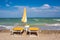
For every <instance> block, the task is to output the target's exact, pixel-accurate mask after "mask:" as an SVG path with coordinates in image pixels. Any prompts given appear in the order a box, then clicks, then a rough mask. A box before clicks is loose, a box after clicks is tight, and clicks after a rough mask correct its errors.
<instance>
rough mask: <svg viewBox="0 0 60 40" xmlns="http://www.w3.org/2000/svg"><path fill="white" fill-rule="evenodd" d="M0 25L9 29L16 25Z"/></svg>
mask: <svg viewBox="0 0 60 40" xmlns="http://www.w3.org/2000/svg"><path fill="white" fill-rule="evenodd" d="M0 27H5V28H7V29H11V28H12V27H14V26H6V25H0Z"/></svg>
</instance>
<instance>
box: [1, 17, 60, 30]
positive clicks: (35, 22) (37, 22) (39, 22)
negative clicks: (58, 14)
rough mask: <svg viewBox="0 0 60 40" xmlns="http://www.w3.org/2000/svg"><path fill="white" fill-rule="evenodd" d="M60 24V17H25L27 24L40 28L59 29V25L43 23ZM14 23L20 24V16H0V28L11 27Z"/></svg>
mask: <svg viewBox="0 0 60 40" xmlns="http://www.w3.org/2000/svg"><path fill="white" fill-rule="evenodd" d="M56 23H59V24H60V18H27V24H29V25H30V27H32V26H36V27H39V28H40V29H41V30H60V26H45V24H56ZM16 24H19V25H22V22H21V18H0V29H1V27H6V28H7V29H11V28H12V27H14V26H15V25H16Z"/></svg>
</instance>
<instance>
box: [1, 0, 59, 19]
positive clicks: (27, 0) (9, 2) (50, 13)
mask: <svg viewBox="0 0 60 40" xmlns="http://www.w3.org/2000/svg"><path fill="white" fill-rule="evenodd" d="M24 7H26V9H27V17H60V0H0V18H20V17H22V15H23V10H24Z"/></svg>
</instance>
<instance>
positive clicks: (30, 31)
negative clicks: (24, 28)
mask: <svg viewBox="0 0 60 40" xmlns="http://www.w3.org/2000/svg"><path fill="white" fill-rule="evenodd" d="M38 31H39V28H38V27H30V28H29V29H28V32H27V34H35V35H38Z"/></svg>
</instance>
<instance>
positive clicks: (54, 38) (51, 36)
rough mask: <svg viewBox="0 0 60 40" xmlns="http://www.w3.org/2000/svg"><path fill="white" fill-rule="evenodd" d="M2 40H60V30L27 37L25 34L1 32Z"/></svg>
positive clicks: (46, 31)
mask: <svg viewBox="0 0 60 40" xmlns="http://www.w3.org/2000/svg"><path fill="white" fill-rule="evenodd" d="M0 40H60V30H42V31H41V32H39V33H38V36H36V35H27V34H26V32H24V33H23V34H22V35H19V34H14V35H11V34H10V32H7V31H3V32H0Z"/></svg>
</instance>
